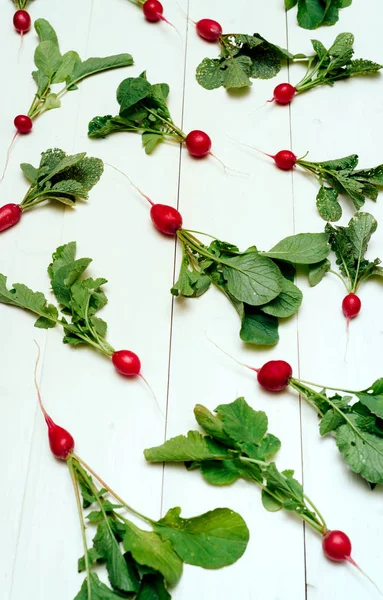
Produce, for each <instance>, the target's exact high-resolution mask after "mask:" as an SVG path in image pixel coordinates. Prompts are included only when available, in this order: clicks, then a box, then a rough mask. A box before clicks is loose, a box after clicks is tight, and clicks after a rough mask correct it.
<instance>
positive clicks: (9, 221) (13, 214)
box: [0, 204, 22, 231]
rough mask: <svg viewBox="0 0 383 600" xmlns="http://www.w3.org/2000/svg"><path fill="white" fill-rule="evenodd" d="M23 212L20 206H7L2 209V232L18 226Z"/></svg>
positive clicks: (0, 210) (0, 228)
mask: <svg viewBox="0 0 383 600" xmlns="http://www.w3.org/2000/svg"><path fill="white" fill-rule="evenodd" d="M21 215H22V211H21V208H20V206H19V205H18V204H5V205H4V206H2V207H0V231H4V230H5V229H8V228H9V227H13V225H16V224H17V223H18V222H19V221H20V219H21Z"/></svg>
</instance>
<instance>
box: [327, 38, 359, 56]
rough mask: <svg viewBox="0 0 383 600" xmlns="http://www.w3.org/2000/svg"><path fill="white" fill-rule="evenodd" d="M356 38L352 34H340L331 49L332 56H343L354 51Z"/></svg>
mask: <svg viewBox="0 0 383 600" xmlns="http://www.w3.org/2000/svg"><path fill="white" fill-rule="evenodd" d="M354 41H355V38H354V36H353V34H352V33H340V34H339V35H337V37H336V38H335V41H334V43H333V45H332V46H331V48H330V49H329V51H328V52H329V54H330V56H342V54H344V53H345V52H347V51H349V50H351V49H352V47H353V45H354Z"/></svg>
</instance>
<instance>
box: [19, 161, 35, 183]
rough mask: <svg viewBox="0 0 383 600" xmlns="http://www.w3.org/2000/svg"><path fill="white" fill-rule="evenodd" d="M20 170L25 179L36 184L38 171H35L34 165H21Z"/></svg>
mask: <svg viewBox="0 0 383 600" xmlns="http://www.w3.org/2000/svg"><path fill="white" fill-rule="evenodd" d="M20 169H21V170H22V172H23V173H24V175H25V177H26V178H27V179H28V180H29V182H30V183H32V184H35V183H36V181H37V176H38V172H39V171H38V169H35V167H33V166H32V165H30V164H28V163H21V165H20Z"/></svg>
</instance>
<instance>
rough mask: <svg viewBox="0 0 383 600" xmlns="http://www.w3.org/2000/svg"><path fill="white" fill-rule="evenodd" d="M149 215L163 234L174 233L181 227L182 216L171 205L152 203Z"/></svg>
mask: <svg viewBox="0 0 383 600" xmlns="http://www.w3.org/2000/svg"><path fill="white" fill-rule="evenodd" d="M150 217H151V219H152V221H153V224H154V226H155V227H156V228H157V229H158V231H160V232H161V233H164V234H165V235H175V234H176V232H177V231H178V230H179V229H181V228H182V216H181V214H180V213H179V212H178V210H177V209H176V208H173V206H167V205H166V204H153V206H152V208H151V209H150Z"/></svg>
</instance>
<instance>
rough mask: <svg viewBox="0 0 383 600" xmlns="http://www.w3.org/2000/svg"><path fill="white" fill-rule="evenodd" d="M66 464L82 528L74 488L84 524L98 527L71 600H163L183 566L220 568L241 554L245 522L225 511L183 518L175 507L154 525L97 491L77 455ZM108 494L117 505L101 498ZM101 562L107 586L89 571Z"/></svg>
mask: <svg viewBox="0 0 383 600" xmlns="http://www.w3.org/2000/svg"><path fill="white" fill-rule="evenodd" d="M67 462H68V466H69V469H70V472H71V475H72V480H73V484H74V486H75V487H74V489H75V493H76V496H77V498H78V500H79V502H78V504H79V516H80V520H81V524H82V526H84V524H83V515H82V510H81V505H80V499H79V489H80V492H81V495H82V499H83V509H86V508H90V507H92V508H93V510H92V511H91V512H90V513H89V514H88V515H87V520H88V521H89V523H90V524H91V525H95V526H96V527H97V532H96V535H95V537H94V538H93V546H92V548H90V549H88V547H87V544H86V539H84V556H83V557H82V558H80V560H79V563H78V570H79V571H80V572H81V571H85V572H86V578H85V580H84V583H83V585H82V587H81V590H80V592H79V593H78V594H77V596H76V598H75V600H89V599H92V600H93V599H95V600H104V599H105V600H107V599H108V600H109V598H110V599H111V600H112V599H113V598H115V599H116V600H117V598H121V597H126V595H127V594H129V598H137V600H142V599H144V598H148V599H149V598H150V599H151V598H153V600H154V599H157V600H168V599H170V597H171V596H170V594H169V592H168V587H173V586H174V585H176V584H177V582H178V581H179V579H180V577H181V575H182V570H183V564H184V563H187V564H191V565H195V566H199V567H203V568H205V569H219V568H221V567H224V566H227V565H231V564H233V563H235V562H236V561H237V560H238V559H239V558H240V557H241V556H242V554H243V553H244V552H245V550H246V546H247V543H248V540H249V531H248V529H247V526H246V523H245V522H244V520H243V519H242V517H241V516H240V515H239V514H238V513H235V512H233V511H232V510H229V509H228V508H217V509H216V510H212V511H210V512H207V513H204V514H202V515H199V516H197V517H192V518H188V519H184V518H182V517H181V509H180V508H179V507H176V508H171V509H170V510H169V511H168V512H167V513H166V515H165V516H164V517H163V518H162V519H160V520H159V521H153V520H152V519H149V518H148V517H145V516H144V515H142V514H140V513H138V512H137V511H135V510H134V509H132V508H131V507H130V506H129V505H127V504H126V503H125V502H124V501H123V500H121V498H120V497H119V496H117V495H116V494H115V493H114V492H113V491H112V490H111V489H110V488H104V487H103V488H102V489H99V488H98V487H97V486H96V485H95V483H94V482H93V479H92V477H91V476H90V474H89V472H88V471H89V467H88V466H87V465H85V463H83V462H82V461H81V459H80V458H79V457H77V456H75V455H73V456H71V457H70V458H69V459H68V461H67ZM90 472H91V473H93V471H90ZM93 474H94V473H93ZM94 475H95V474H94ZM95 476H96V475H95ZM96 477H97V476H96ZM102 485H103V486H104V482H102ZM78 488H79V489H78ZM108 493H109V494H110V495H111V496H112V499H113V497H114V501H117V504H114V503H112V502H110V501H109V500H108V499H107V498H106V495H107V494H108ZM123 508H124V509H126V510H128V511H129V512H131V513H133V514H134V515H136V516H138V517H139V518H140V519H142V520H144V521H145V522H146V524H147V525H149V526H150V527H151V529H152V530H151V531H149V530H148V529H141V528H139V527H137V525H135V524H134V523H132V522H131V521H130V520H128V519H127V518H126V517H125V515H124V514H122V513H121V512H120V510H119V509H123ZM100 564H103V565H105V566H106V569H107V572H108V577H109V583H110V586H111V587H109V586H107V585H105V584H104V583H101V581H100V580H99V578H98V576H97V575H96V573H94V572H93V571H92V569H93V567H94V566H95V565H100Z"/></svg>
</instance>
